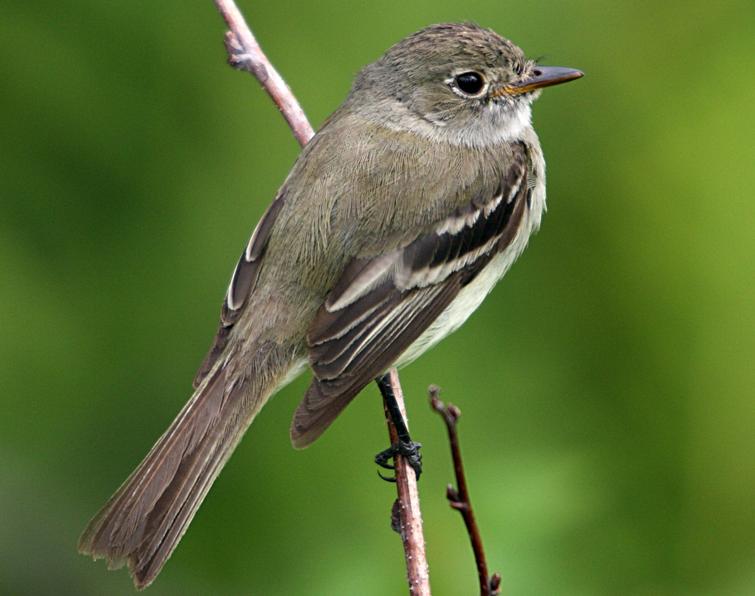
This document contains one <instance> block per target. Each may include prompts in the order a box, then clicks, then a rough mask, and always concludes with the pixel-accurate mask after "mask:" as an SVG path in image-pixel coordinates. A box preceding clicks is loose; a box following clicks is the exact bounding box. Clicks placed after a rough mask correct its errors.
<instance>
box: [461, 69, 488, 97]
mask: <svg viewBox="0 0 755 596" xmlns="http://www.w3.org/2000/svg"><path fill="white" fill-rule="evenodd" d="M486 88H487V84H486V82H485V77H483V76H482V75H481V74H480V73H479V72H475V71H473V70H469V71H466V72H462V73H459V74H457V75H456V76H455V77H454V78H453V89H454V91H457V92H458V93H459V94H460V95H463V96H465V97H479V96H480V95H482V94H483V93H484V92H485V89H486Z"/></svg>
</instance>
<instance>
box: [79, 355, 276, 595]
mask: <svg viewBox="0 0 755 596" xmlns="http://www.w3.org/2000/svg"><path fill="white" fill-rule="evenodd" d="M257 355H258V358H257V359H256V362H255V363H254V364H255V365H256V366H253V367H252V368H253V369H255V370H253V371H251V372H252V373H259V374H252V375H250V376H248V377H247V376H244V377H237V378H236V379H235V380H230V381H229V379H228V378H227V374H226V371H225V369H224V368H223V367H222V366H220V365H218V366H217V367H216V368H215V370H213V371H211V372H210V374H208V375H207V376H206V377H205V378H204V379H203V381H202V383H201V384H200V385H199V387H197V389H196V391H195V392H194V395H193V396H192V397H191V399H190V400H189V402H188V403H187V404H186V405H185V406H184V408H183V409H182V410H181V412H180V413H179V414H178V416H177V417H176V419H175V420H174V421H173V423H172V424H171V425H170V427H169V428H168V430H167V431H166V432H165V433H164V434H163V435H162V437H160V439H159V440H158V441H157V443H156V444H155V446H154V447H153V448H152V450H151V451H150V452H149V453H148V454H147V456H146V457H145V458H144V460H143V461H142V463H141V464H139V466H138V467H137V468H136V470H134V472H133V473H132V474H131V475H130V476H129V477H128V479H127V480H126V481H125V482H124V483H123V485H122V486H121V487H120V488H119V489H118V490H117V491H116V493H115V494H114V495H113V496H112V497H111V498H110V500H109V501H108V502H107V503H106V504H105V506H104V507H103V508H102V509H101V510H100V512H99V513H98V514H97V515H96V516H95V517H94V518H93V519H92V521H91V522H89V525H88V526H87V528H86V529H85V530H84V533H83V534H82V535H81V538H80V539H79V551H80V552H82V553H84V554H89V555H91V556H92V557H93V558H94V559H100V558H104V559H106V560H107V562H108V567H109V568H111V569H117V568H120V567H122V566H123V565H124V564H126V563H127V564H128V567H129V569H130V571H131V574H132V576H133V578H134V584H135V585H136V587H137V588H139V589H142V588H145V587H147V586H148V585H149V584H150V583H152V581H154V579H155V577H156V576H157V574H158V573H159V572H160V570H161V569H162V567H163V565H164V564H165V562H166V561H167V560H168V558H169V557H170V555H171V553H172V552H173V550H174V549H175V548H176V546H177V544H178V542H179V540H180V539H181V537H182V536H183V534H184V532H185V531H186V529H187V527H188V525H189V523H190V522H191V520H192V518H193V517H194V514H195V513H196V511H197V509H198V508H199V506H200V504H201V503H202V500H203V499H204V497H205V495H206V494H207V491H209V489H210V486H212V483H213V481H214V480H215V478H216V477H217V475H218V474H219V473H220V470H221V469H222V468H223V465H224V464H225V462H226V461H227V460H228V458H229V457H230V455H231V453H232V452H233V450H234V448H235V447H236V445H237V444H238V442H239V441H240V440H241V437H242V436H243V434H244V431H246V429H247V427H248V426H249V424H250V423H251V421H252V419H253V418H254V416H255V415H256V414H257V412H258V411H259V410H260V408H261V407H262V405H264V403H265V401H266V400H267V398H268V397H269V395H270V394H271V393H272V391H273V390H274V388H275V386H276V382H277V381H279V380H280V377H281V376H282V374H285V372H286V369H285V366H282V365H283V364H284V363H283V362H281V361H280V359H279V358H276V357H275V356H276V355H274V354H271V353H270V352H269V351H268V353H267V354H265V355H263V354H260V353H259V352H258V354H257ZM260 356H261V358H260ZM270 356H273V357H272V358H271V357H270Z"/></svg>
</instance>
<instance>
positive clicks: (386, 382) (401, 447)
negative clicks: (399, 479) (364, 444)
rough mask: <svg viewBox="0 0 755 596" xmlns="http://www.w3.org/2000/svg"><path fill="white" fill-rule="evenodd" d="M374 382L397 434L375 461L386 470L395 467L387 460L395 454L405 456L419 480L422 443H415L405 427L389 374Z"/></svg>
mask: <svg viewBox="0 0 755 596" xmlns="http://www.w3.org/2000/svg"><path fill="white" fill-rule="evenodd" d="M375 382H376V383H377V386H378V388H379V389H380V393H381V394H382V395H383V400H385V407H386V408H387V410H388V415H389V416H390V418H391V422H393V426H395V427H396V434H397V435H398V441H397V442H396V443H394V444H393V445H391V446H390V447H388V449H385V450H384V451H381V452H380V453H378V454H377V455H376V456H375V463H376V464H377V465H379V466H380V467H381V468H385V469H386V470H393V469H395V466H394V465H391V464H389V463H388V461H389V460H391V459H395V456H396V455H397V454H398V455H401V456H403V457H405V458H406V461H407V462H408V464H409V465H410V466H411V467H412V469H413V470H414V472H415V474H416V475H417V480H419V476H420V474H421V473H422V455H421V454H420V452H419V450H420V447H422V444H421V443H415V442H414V441H412V438H411V437H410V436H409V429H408V428H407V427H406V421H405V420H404V416H403V415H402V414H401V410H400V409H399V407H398V403H397V402H396V396H395V395H394V394H393V387H392V386H391V381H390V375H389V374H388V373H386V374H384V375H383V376H382V377H378V378H377V379H375ZM380 477H381V478H383V479H384V480H389V481H391V482H394V481H395V479H393V478H386V477H385V476H383V475H382V474H380Z"/></svg>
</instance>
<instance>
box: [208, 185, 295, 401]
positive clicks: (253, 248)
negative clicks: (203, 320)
mask: <svg viewBox="0 0 755 596" xmlns="http://www.w3.org/2000/svg"><path fill="white" fill-rule="evenodd" d="M284 201H285V192H284V191H283V190H281V192H280V193H279V194H278V196H277V197H276V198H275V200H274V201H273V202H272V203H271V204H270V206H269V207H268V208H267V210H266V211H265V213H264V214H263V215H262V218H261V219H260V221H259V223H258V224H257V227H256V228H255V229H254V232H252V237H251V238H250V239H249V243H248V244H247V246H246V248H245V249H244V252H242V253H241V256H240V257H239V262H238V263H237V264H236V268H235V269H234V270H233V275H232V276H231V283H230V284H229V285H228V291H227V292H226V295H225V299H224V300H223V308H222V310H221V313H220V323H219V325H218V331H217V333H216V334H215V339H214V340H213V343H212V347H211V348H210V351H209V352H208V353H207V356H205V359H204V360H203V361H202V364H201V365H200V367H199V370H198V371H197V374H196V376H195V377H194V388H195V389H196V388H197V387H198V386H199V384H200V383H201V382H202V379H204V378H205V377H206V376H207V374H208V373H209V372H210V371H211V370H212V367H213V366H214V365H215V362H216V361H217V359H218V358H219V357H220V355H221V354H222V353H223V350H224V349H225V346H226V344H227V343H228V336H229V335H230V333H231V329H232V328H233V325H234V324H235V323H236V321H237V320H238V318H239V316H241V313H242V312H243V310H244V307H245V306H246V303H247V301H248V299H249V296H250V294H251V293H252V291H253V290H254V286H255V284H256V283H257V277H258V276H259V270H260V265H261V264H262V257H263V256H264V254H265V249H266V248H267V242H268V240H270V234H271V233H272V230H273V224H274V223H275V220H276V218H277V217H278V213H280V210H281V208H282V207H283V203H284Z"/></svg>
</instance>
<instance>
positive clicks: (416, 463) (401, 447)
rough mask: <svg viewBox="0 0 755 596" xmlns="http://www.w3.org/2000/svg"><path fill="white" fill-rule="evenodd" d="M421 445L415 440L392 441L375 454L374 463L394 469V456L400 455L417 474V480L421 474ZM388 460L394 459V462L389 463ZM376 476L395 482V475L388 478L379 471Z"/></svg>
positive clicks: (384, 467)
mask: <svg viewBox="0 0 755 596" xmlns="http://www.w3.org/2000/svg"><path fill="white" fill-rule="evenodd" d="M421 447H422V443H416V442H415V441H398V442H397V443H394V444H393V445H391V446H390V447H388V449H385V450H383V451H381V452H380V453H378V454H377V455H376V456H375V463H376V464H377V465H379V466H380V467H381V468H383V469H385V470H395V469H396V466H395V460H396V456H397V455H400V456H401V457H404V458H406V462H407V463H408V464H409V465H410V466H411V467H412V469H413V470H414V473H415V474H416V475H417V480H419V476H420V474H422V454H421V453H420V448H421ZM390 460H394V464H389V463H388V462H389V461H390ZM378 476H380V477H381V478H382V479H383V480H386V481H388V482H396V478H395V477H394V478H390V477H387V476H383V475H382V474H381V473H380V472H378Z"/></svg>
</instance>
